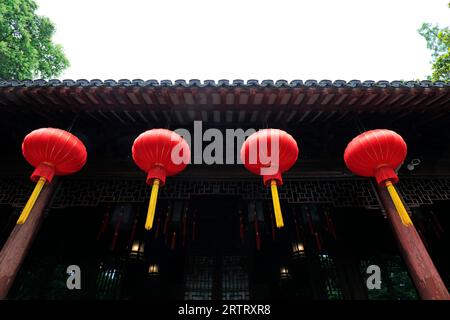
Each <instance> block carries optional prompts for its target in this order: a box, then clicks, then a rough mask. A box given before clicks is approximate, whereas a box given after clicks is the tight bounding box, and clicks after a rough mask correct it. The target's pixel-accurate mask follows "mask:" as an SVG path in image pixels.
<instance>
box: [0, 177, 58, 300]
mask: <svg viewBox="0 0 450 320" xmlns="http://www.w3.org/2000/svg"><path fill="white" fill-rule="evenodd" d="M56 184H57V181H56V179H54V180H53V182H52V183H50V184H47V185H45V186H44V187H43V189H42V191H41V194H40V195H39V198H38V199H37V200H36V203H35V205H34V207H33V209H32V210H31V212H30V216H29V217H28V219H27V221H26V222H25V223H24V224H22V225H19V224H18V225H16V226H15V227H14V229H13V231H12V232H11V234H10V236H9V238H8V240H7V241H6V243H5V245H4V246H3V248H2V251H1V252H0V299H2V300H3V299H6V297H7V295H8V292H9V289H10V288H11V286H12V284H13V282H14V279H15V278H16V275H17V272H18V271H19V270H20V267H21V266H22V263H23V261H24V259H25V257H26V255H27V253H28V250H29V249H30V248H31V245H32V243H33V239H34V237H35V236H36V234H37V232H38V230H39V227H40V225H41V222H42V219H43V216H44V211H45V207H46V206H47V203H48V202H49V201H50V199H51V197H52V195H53V193H54V191H55V188H56Z"/></svg>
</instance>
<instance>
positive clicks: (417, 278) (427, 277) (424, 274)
mask: <svg viewBox="0 0 450 320" xmlns="http://www.w3.org/2000/svg"><path fill="white" fill-rule="evenodd" d="M376 188H377V191H378V195H379V197H380V200H381V202H382V204H383V206H384V208H385V209H386V215H387V217H388V219H389V221H390V223H391V226H392V229H393V231H394V234H395V237H396V238H397V241H398V244H399V247H400V252H401V254H402V256H403V259H404V261H405V263H406V266H407V267H408V270H409V274H410V275H411V278H412V280H413V282H414V284H415V286H416V289H417V291H418V293H419V295H420V297H421V298H422V299H424V300H450V296H449V294H448V291H447V288H446V287H445V284H444V282H443V281H442V279H441V277H440V275H439V273H438V272H437V270H436V267H435V266H434V264H433V261H432V260H431V258H430V255H429V254H428V252H427V250H426V248H425V246H424V244H423V242H422V240H421V239H420V236H419V234H418V233H417V230H416V228H415V227H414V225H413V224H411V225H408V226H405V225H404V224H403V223H402V221H401V219H400V216H399V214H398V212H397V210H396V208H395V205H394V203H393V202H392V200H391V198H390V196H389V193H388V191H387V190H386V188H385V187H380V186H378V185H377V187H376Z"/></svg>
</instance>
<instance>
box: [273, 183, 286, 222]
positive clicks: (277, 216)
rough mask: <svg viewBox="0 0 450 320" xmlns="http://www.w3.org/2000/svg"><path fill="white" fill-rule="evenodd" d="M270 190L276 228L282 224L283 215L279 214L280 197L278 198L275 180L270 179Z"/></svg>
mask: <svg viewBox="0 0 450 320" xmlns="http://www.w3.org/2000/svg"><path fill="white" fill-rule="evenodd" d="M270 190H271V191H272V201H273V211H274V213H275V223H276V225H277V228H282V227H283V226H284V222H283V216H282V215H281V207H280V199H279V198H278V189H277V182H276V181H275V180H272V181H270Z"/></svg>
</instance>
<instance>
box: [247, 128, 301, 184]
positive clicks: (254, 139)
mask: <svg viewBox="0 0 450 320" xmlns="http://www.w3.org/2000/svg"><path fill="white" fill-rule="evenodd" d="M272 149H273V150H272ZM272 152H275V154H272ZM277 153H278V154H277ZM298 154H299V150H298V146H297V142H296V141H295V139H294V138H293V137H292V136H291V135H290V134H288V133H287V132H285V131H283V130H279V129H263V130H259V131H258V132H256V133H254V134H252V135H251V136H250V137H248V138H247V140H245V142H244V144H243V145H242V148H241V161H242V163H243V164H244V166H245V167H246V168H247V169H248V170H249V171H250V172H252V173H254V174H257V175H262V176H263V179H264V184H265V185H267V183H268V182H269V181H270V180H276V181H277V184H278V185H281V184H282V183H283V180H282V177H281V174H282V173H283V172H285V171H287V170H289V169H290V168H291V167H292V166H293V165H294V163H295V162H296V161H297V158H298ZM272 156H274V157H273V159H272ZM270 166H273V167H274V168H276V172H273V173H270V174H265V173H264V172H263V169H267V168H269V167H270Z"/></svg>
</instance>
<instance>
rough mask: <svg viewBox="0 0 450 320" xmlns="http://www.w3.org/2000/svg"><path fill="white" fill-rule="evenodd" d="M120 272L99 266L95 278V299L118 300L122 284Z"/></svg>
mask: <svg viewBox="0 0 450 320" xmlns="http://www.w3.org/2000/svg"><path fill="white" fill-rule="evenodd" d="M122 275H123V274H122V271H121V270H120V269H119V268H116V267H105V266H103V265H102V266H100V271H99V273H98V276H97V298H98V299H118V298H119V297H120V289H121V283H122Z"/></svg>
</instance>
